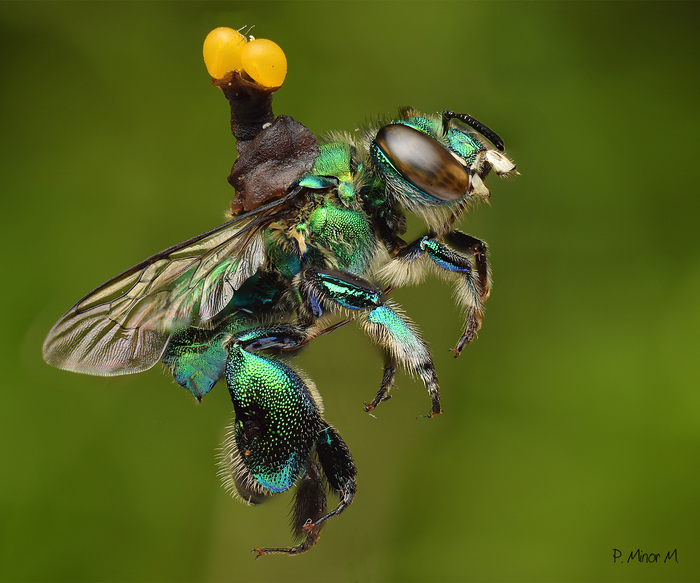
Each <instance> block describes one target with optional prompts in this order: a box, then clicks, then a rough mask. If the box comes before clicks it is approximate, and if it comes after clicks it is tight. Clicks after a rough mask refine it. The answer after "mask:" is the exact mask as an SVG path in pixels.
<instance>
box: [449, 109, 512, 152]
mask: <svg viewBox="0 0 700 583" xmlns="http://www.w3.org/2000/svg"><path fill="white" fill-rule="evenodd" d="M453 118H454V119H458V120H459V121H463V122H464V123H465V124H467V125H468V126H469V127H470V128H473V129H475V130H476V131H477V132H479V133H480V134H481V135H482V136H484V137H485V138H486V139H487V140H488V141H489V142H491V143H492V144H493V145H494V146H496V148H497V149H499V150H500V151H501V152H502V151H503V150H505V147H506V146H505V144H504V143H503V140H502V139H501V136H499V135H498V134H497V133H496V132H494V131H493V130H492V129H491V128H490V127H488V126H487V125H485V124H483V123H481V122H480V121H479V120H478V119H475V118H473V117H472V116H471V115H469V114H466V113H455V112H454V111H450V110H445V111H443V112H442V129H443V131H447V128H448V126H449V125H450V120H451V119H453Z"/></svg>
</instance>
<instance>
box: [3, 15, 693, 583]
mask: <svg viewBox="0 0 700 583" xmlns="http://www.w3.org/2000/svg"><path fill="white" fill-rule="evenodd" d="M699 16H700V5H699V4H697V3H681V4H674V3H668V2H664V3H641V4H637V3H631V2H624V3H623V2H620V3H596V2H586V3H573V2H567V3H553V2H546V3H536V2H523V3H509V2H497V3H481V2H463V3H462V2H460V3H449V2H434V3H424V2H406V3H399V2H390V3H381V2H373V3H363V2H334V3H324V2H308V3H307V2H285V3H282V2H273V3H263V2H257V3H246V2H196V3H179V2H178V3H169V2H158V3H141V2H138V3H136V2H133V3H109V2H100V3H82V2H80V3H39V2H30V3H9V2H3V3H1V4H0V44H1V46H2V53H1V57H2V58H1V59H0V67H1V69H2V81H1V82H0V120H1V122H0V123H1V126H0V127H1V132H2V140H1V142H0V152H1V154H0V169H1V176H2V183H1V189H2V194H3V207H4V208H3V210H2V212H1V213H0V221H2V231H1V232H2V237H3V248H4V252H3V263H4V269H3V272H4V276H3V285H2V306H3V318H2V321H3V323H2V331H3V333H2V340H1V341H0V342H2V346H1V349H0V355H1V358H2V370H3V375H2V376H3V382H2V385H3V398H2V403H3V404H2V407H0V444H1V445H0V467H2V474H1V478H0V579H2V580H6V581H8V580H17V581H37V580H47V581H49V580H51V581H53V580H56V581H69V580H72V581H91V580H96V581H118V580H119V581H145V580H149V581H168V580H172V581H194V580H203V581H225V580H230V581H246V580H247V581H273V580H285V581H377V580H385V581H466V580H486V581H497V580H523V581H525V580H527V581H534V580H567V581H584V580H606V581H611V580H615V581H617V580H619V581H660V580H669V581H671V580H673V581H681V580H684V581H690V580H698V577H700V533H699V527H698V525H699V524H700V503H699V501H698V490H699V488H698V486H699V485H700V472H699V471H698V457H699V454H700V424H699V421H700V387H699V386H698V384H699V383H698V380H699V379H700V364H699V363H700V359H699V358H698V345H699V344H700V343H699V341H698V335H699V332H700V301H699V299H700V237H699V236H698V219H699V218H700V197H699V196H698V186H697V184H698V182H697V176H696V174H697V155H698V147H697V136H698V135H699V133H700V127H699V126H700V123H699V122H700V116H699V115H698V100H699V97H700V91H699V89H700V84H699V74H698V63H700V60H699V59H700V50H699V49H700V41H699V40H698V39H699V36H698V32H697V31H698V22H699V19H698V17H699ZM252 24H254V25H256V27H255V29H254V30H253V34H254V35H256V36H259V37H263V38H270V39H273V40H275V41H276V42H277V43H278V44H279V45H281V46H282V47H283V49H284V50H285V52H286V54H287V58H288V61H289V73H288V77H287V81H286V82H285V85H284V87H283V89H282V90H281V91H279V93H278V94H277V95H276V97H275V102H274V106H275V107H274V109H275V112H276V113H277V114H282V113H284V114H288V115H292V116H293V117H294V118H295V119H297V120H299V121H301V122H303V123H304V124H305V125H307V126H308V127H309V128H310V129H311V130H312V131H313V132H314V133H316V134H323V133H324V132H326V131H329V130H332V129H339V130H352V129H354V128H355V127H357V126H358V124H360V123H363V122H365V121H367V120H369V119H370V118H372V117H375V116H376V115H378V114H384V113H387V112H395V111H396V110H397V108H398V107H399V106H402V105H406V104H409V105H413V106H414V107H416V108H418V109H420V110H422V111H426V112H435V111H438V110H442V109H445V108H449V109H453V110H456V111H466V112H468V113H470V114H472V115H474V116H476V117H477V118H479V119H481V120H482V121H484V122H485V123H487V124H488V125H490V126H492V127H493V128H494V129H495V130H496V131H498V132H499V133H500V134H501V135H502V136H503V138H504V139H505V142H506V146H507V152H508V154H509V155H510V156H511V157H512V158H514V159H515V161H516V162H517V163H518V169H519V170H520V172H521V173H522V176H520V177H517V178H516V179H514V180H512V181H499V180H497V179H496V178H495V177H492V178H491V179H490V180H489V185H490V187H491V190H492V199H491V200H492V204H491V206H481V207H480V208H478V209H477V210H476V211H475V212H473V213H472V214H471V215H470V217H469V219H468V220H467V221H466V224H465V226H464V228H465V230H467V231H468V232H470V233H473V234H474V235H477V236H479V237H481V238H483V239H485V240H486V241H488V242H489V244H490V248H491V258H492V262H493V270H494V290H493V294H492V296H491V299H490V300H489V302H488V310H487V315H486V318H485V322H484V327H483V329H482V331H481V333H480V337H479V340H478V342H475V343H474V344H473V345H471V346H469V347H468V348H467V349H466V350H465V352H464V353H463V355H462V357H461V358H460V359H459V360H458V361H454V360H453V359H452V358H451V355H450V354H449V353H448V352H447V350H446V349H447V348H450V347H452V346H453V345H454V343H455V341H456V340H457V338H458V337H459V334H460V331H461V330H460V326H461V318H460V317H459V314H458V312H457V310H456V309H455V308H454V307H453V304H452V301H451V290H450V289H449V288H448V287H447V286H444V285H442V284H440V283H439V282H436V281H432V280H431V281H428V282H427V283H425V284H424V285H422V286H420V287H417V288H411V289H404V290H398V291H397V292H395V294H394V297H395V299H396V300H397V301H399V302H400V303H401V304H402V305H403V306H404V307H405V309H406V311H407V312H408V313H409V314H410V315H411V317H412V318H413V319H414V320H415V321H416V322H417V323H418V324H419V325H420V326H421V328H422V329H423V331H424V333H425V336H426V338H427V340H428V341H429V343H430V345H431V346H432V349H433V351H434V355H435V364H436V367H437V371H438V374H439V376H440V381H441V387H442V393H443V407H444V410H445V414H444V415H442V416H440V417H438V418H435V419H432V420H427V419H417V416H418V415H420V414H424V413H426V412H427V411H428V409H429V400H428V398H427V396H426V394H425V390H424V389H423V388H422V386H421V385H420V384H418V383H416V382H414V381H412V380H411V379H410V378H409V377H407V376H405V375H404V376H401V377H399V378H398V385H399V387H400V388H399V390H397V391H396V392H395V394H394V398H393V399H392V400H391V401H390V402H389V403H386V404H384V405H382V406H381V407H380V408H379V409H378V410H377V416H376V418H373V417H371V416H369V415H366V414H364V413H363V412H362V403H363V401H365V400H367V399H369V398H371V397H372V396H373V394H374V392H375V391H376V389H377V387H378V383H379V380H380V378H381V359H380V357H379V355H377V354H376V353H375V351H374V349H373V348H372V347H370V346H369V344H368V342H367V341H366V339H365V338H364V337H363V335H362V333H361V332H360V331H359V330H358V329H357V328H355V327H352V326H346V327H344V328H342V329H341V330H339V331H337V332H335V333H333V334H331V335H328V336H325V337H322V338H319V339H318V340H316V341H314V343H313V345H312V346H311V348H310V349H309V350H308V351H306V352H305V353H303V354H302V355H300V356H299V357H298V358H297V361H296V362H297V364H298V365H299V366H301V367H302V368H304V369H305V370H306V371H307V373H308V374H309V375H310V376H311V377H312V378H313V379H314V380H315V382H316V384H317V386H318V387H319V389H320V391H321V393H322V395H323V397H324V400H325V404H326V413H327V418H328V419H329V421H330V422H332V423H333V424H334V425H336V427H338V429H339V430H340V432H341V433H342V435H343V437H344V439H345V440H346V442H347V443H348V444H349V446H350V448H351V449H352V452H353V454H354V457H355V460H356V463H357V465H358V469H359V492H358V495H357V498H356V500H355V503H354V504H353V506H352V507H351V508H350V509H349V510H348V511H347V512H346V513H345V514H344V515H343V516H342V517H341V518H340V519H338V520H335V521H333V522H332V523H330V524H329V525H328V527H327V528H326V529H325V530H324V533H323V536H322V537H321V541H320V543H319V545H318V546H317V547H316V548H314V549H313V551H312V552H310V553H308V554H307V555H304V556H302V557H298V558H287V557H277V556H275V557H266V558H264V559H262V560H259V561H254V560H253V555H252V554H251V553H250V548H251V547H253V546H262V545H269V546H284V545H287V544H288V543H289V542H290V541H291V538H290V535H289V533H288V529H287V511H288V506H289V501H290V497H289V496H288V495H285V496H280V497H279V499H275V500H273V501H271V502H269V503H268V504H267V505H265V506H263V507H258V508H249V507H246V506H244V505H242V504H240V503H238V502H236V501H234V500H232V499H230V498H229V497H228V495H227V494H226V493H225V492H224V490H223V489H222V488H221V487H220V485H219V481H218V479H217V477H216V469H215V448H216V447H217V446H218V444H219V443H220V441H221V439H222V436H223V431H224V427H225V425H226V424H227V423H228V421H229V419H230V417H231V409H232V408H231V404H230V401H229V398H228V395H227V391H226V390H225V386H223V385H221V386H218V387H217V388H216V389H215V390H214V391H213V392H212V393H211V394H210V395H209V396H208V397H207V398H206V399H205V401H204V403H203V404H202V405H201V406H195V405H194V404H193V400H192V398H191V397H189V396H188V394H187V393H186V391H184V390H183V389H181V388H180V387H178V386H176V385H174V384H173V383H172V381H171V380H170V379H169V378H168V377H167V376H166V375H164V374H163V373H162V372H161V371H160V370H158V369H154V370H151V371H149V372H147V373H144V374H140V375H136V376H132V377H122V378H113V379H103V378H94V377H86V376H81V375H74V374H69V373H66V372H62V371H58V370H54V369H51V368H50V367H48V366H47V365H45V364H44V363H43V362H42V360H41V356H40V348H41V343H42V341H43V338H44V336H45V335H46V333H47V332H48V330H49V328H50V327H51V325H52V324H53V323H54V322H55V320H56V319H57V318H58V317H59V316H60V315H61V314H62V313H63V312H64V311H65V310H66V309H67V308H68V307H70V306H71V305H72V304H73V303H74V302H75V301H77V300H78V299H79V298H80V297H81V296H82V295H83V294H84V293H86V292H87V291H88V290H90V289H92V288H93V287H95V286H96V285H98V284H99V283H101V282H102V281H104V280H106V279H108V278H109V277H111V276H112V275H114V274H116V273H117V272H119V271H121V270H122V269H125V268H126V267H129V266H130V265H132V264H134V263H136V262H138V261H140V260H141V259H143V258H145V257H147V256H149V255H151V254H153V253H154V252H157V251H159V250H161V249H163V248H165V247H167V246H169V245H172V244H174V243H177V242H179V241H181V240H184V239H186V238H189V237H191V236H193V235H196V234H197V233H200V232H203V231H205V230H207V229H209V228H211V227H213V226H215V225H217V224H219V223H220V222H221V221H222V211H223V210H224V209H225V208H226V206H227V205H228V203H229V201H230V199H231V198H232V195H233V191H232V189H231V188H230V187H229V186H228V184H227V183H226V177H227V175H228V172H229V170H230V166H231V164H232V162H233V159H234V155H235V144H234V140H233V138H232V137H231V136H230V134H229V130H228V104H227V102H226V101H225V99H224V98H223V97H222V95H221V94H220V92H219V91H218V90H216V89H215V88H213V87H212V86H211V85H210V84H209V78H208V76H207V74H206V70H205V68H204V64H203V62H202V57H201V45H202V41H203V39H204V37H205V36H206V34H207V32H208V31H209V30H210V29H212V28H214V27H216V26H222V25H227V26H233V27H239V26H243V25H252ZM638 548H639V549H641V550H642V552H647V553H661V557H660V564H639V563H638V562H637V561H636V560H635V561H634V562H630V563H627V562H626V559H627V557H628V556H629V553H630V552H631V551H635V550H636V549H638ZM613 549H619V550H620V551H621V552H622V554H623V556H622V560H618V562H617V563H614V562H613ZM673 549H677V557H678V562H677V563H676V562H675V560H673V561H670V562H666V563H665V564H664V563H663V559H664V558H665V556H666V553H667V552H668V551H672V550H673Z"/></svg>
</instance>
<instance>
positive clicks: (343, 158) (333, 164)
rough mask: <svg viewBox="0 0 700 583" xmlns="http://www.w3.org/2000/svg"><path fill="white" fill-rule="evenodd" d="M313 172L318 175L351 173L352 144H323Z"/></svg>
mask: <svg viewBox="0 0 700 583" xmlns="http://www.w3.org/2000/svg"><path fill="white" fill-rule="evenodd" d="M319 150H320V153H319V155H318V156H317V157H316V160H315V161H314V165H313V168H311V173H312V174H315V175H316V176H344V175H347V174H350V144H348V143H346V142H328V143H326V144H321V146H320V147H319Z"/></svg>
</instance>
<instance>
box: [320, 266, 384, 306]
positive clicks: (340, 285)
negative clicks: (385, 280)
mask: <svg viewBox="0 0 700 583" xmlns="http://www.w3.org/2000/svg"><path fill="white" fill-rule="evenodd" d="M314 277H315V278H316V281H317V282H318V284H320V285H321V286H322V287H323V288H324V289H325V290H326V293H328V295H329V296H331V297H332V298H333V300H335V301H336V302H337V303H338V304H340V305H341V306H343V307H344V308H350V309H351V310H360V309H362V308H367V307H369V306H376V305H377V304H378V303H379V298H381V295H382V293H381V292H380V291H379V290H376V289H373V288H371V287H363V286H361V285H357V284H356V283H352V282H351V281H348V280H347V279H346V278H341V277H336V276H335V275H333V274H330V273H316V274H315V275H314Z"/></svg>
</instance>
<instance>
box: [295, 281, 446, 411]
mask: <svg viewBox="0 0 700 583" xmlns="http://www.w3.org/2000/svg"><path fill="white" fill-rule="evenodd" d="M295 285H296V286H297V288H298V289H299V291H300V293H301V297H302V299H303V301H304V304H305V306H306V309H307V310H308V311H309V312H310V314H312V316H313V317H316V318H318V317H320V316H321V315H322V314H323V313H324V312H326V311H337V310H338V309H342V308H344V309H347V310H354V311H358V312H360V313H361V314H362V321H363V324H364V327H365V331H366V333H367V334H368V335H369V336H370V338H372V339H373V340H374V341H375V342H376V343H377V344H378V345H379V346H380V347H381V348H382V349H383V350H384V352H385V354H386V361H385V367H384V378H383V380H382V385H381V388H380V389H379V392H378V393H377V396H376V397H375V399H374V401H372V403H370V404H368V405H366V410H368V411H369V410H371V409H373V408H374V407H376V406H377V405H378V404H379V403H381V402H382V401H385V400H386V399H388V398H389V395H388V392H389V389H390V388H391V385H392V384H393V380H394V374H395V369H396V366H397V365H400V366H403V367H405V368H406V369H407V370H408V371H409V372H411V373H413V374H417V375H418V376H419V377H420V379H421V380H422V381H423V384H424V385H425V387H426V388H427V389H428V394H429V395H430V399H431V401H432V409H431V412H430V416H431V417H432V416H433V415H437V414H438V413H442V409H441V408H440V391H439V386H438V380H437V374H436V373H435V367H434V366H433V360H432V357H431V356H430V352H429V351H428V348H427V346H426V345H425V342H424V341H423V339H422V338H421V337H420V335H419V334H418V331H417V329H416V328H415V326H414V325H413V323H412V322H411V321H410V320H409V319H408V318H406V317H405V316H403V315H402V314H400V313H398V311H397V310H396V309H395V308H394V307H392V306H391V305H389V304H388V303H385V302H383V301H382V299H381V298H382V291H381V290H380V289H378V288H376V287H375V286H373V285H372V284H371V283H370V282H368V281H367V280H365V279H362V278H359V277H357V276H355V275H352V274H350V273H347V272H344V271H338V270H335V269H315V268H310V269H306V270H304V271H303V272H302V273H300V274H299V275H298V276H297V278H296V280H295Z"/></svg>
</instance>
